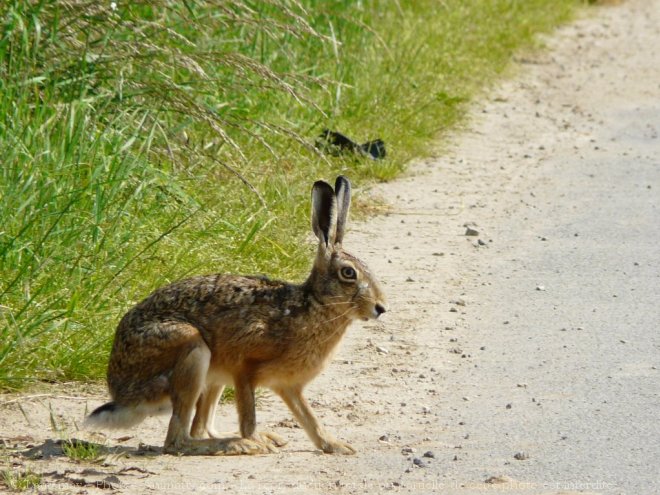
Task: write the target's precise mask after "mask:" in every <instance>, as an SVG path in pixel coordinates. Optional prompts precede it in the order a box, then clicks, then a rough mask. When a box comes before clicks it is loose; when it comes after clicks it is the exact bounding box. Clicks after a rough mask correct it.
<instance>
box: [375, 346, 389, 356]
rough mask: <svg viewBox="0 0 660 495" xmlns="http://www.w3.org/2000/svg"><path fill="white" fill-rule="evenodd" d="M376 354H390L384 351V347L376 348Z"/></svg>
mask: <svg viewBox="0 0 660 495" xmlns="http://www.w3.org/2000/svg"><path fill="white" fill-rule="evenodd" d="M376 352H378V353H380V354H389V353H390V351H388V350H387V349H385V348H384V347H381V346H376Z"/></svg>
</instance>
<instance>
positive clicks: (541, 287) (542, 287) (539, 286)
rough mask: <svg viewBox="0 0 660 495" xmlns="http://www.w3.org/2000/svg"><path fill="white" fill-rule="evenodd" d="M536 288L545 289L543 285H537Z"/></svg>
mask: <svg viewBox="0 0 660 495" xmlns="http://www.w3.org/2000/svg"><path fill="white" fill-rule="evenodd" d="M536 290H539V291H544V290H545V285H537V286H536Z"/></svg>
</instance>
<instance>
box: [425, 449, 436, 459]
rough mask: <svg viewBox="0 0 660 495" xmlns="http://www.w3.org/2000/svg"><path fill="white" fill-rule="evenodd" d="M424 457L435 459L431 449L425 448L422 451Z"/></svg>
mask: <svg viewBox="0 0 660 495" xmlns="http://www.w3.org/2000/svg"><path fill="white" fill-rule="evenodd" d="M424 457H428V458H429V459H435V454H434V453H433V452H432V451H431V450H427V451H426V452H424Z"/></svg>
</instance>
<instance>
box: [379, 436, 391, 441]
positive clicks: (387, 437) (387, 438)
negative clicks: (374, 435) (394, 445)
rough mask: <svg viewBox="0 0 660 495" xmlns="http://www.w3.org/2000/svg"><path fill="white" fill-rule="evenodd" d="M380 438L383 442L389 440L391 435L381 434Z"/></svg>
mask: <svg viewBox="0 0 660 495" xmlns="http://www.w3.org/2000/svg"><path fill="white" fill-rule="evenodd" d="M378 440H380V441H381V442H389V441H390V437H389V436H388V435H381V436H380V437H378Z"/></svg>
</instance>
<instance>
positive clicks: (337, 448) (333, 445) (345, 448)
mask: <svg viewBox="0 0 660 495" xmlns="http://www.w3.org/2000/svg"><path fill="white" fill-rule="evenodd" d="M321 450H322V451H323V452H325V453H326V454H343V455H353V454H355V453H356V452H357V450H355V449H354V448H353V447H351V446H350V445H348V444H347V443H345V442H342V441H340V440H335V439H332V440H326V441H325V442H323V445H321Z"/></svg>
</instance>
